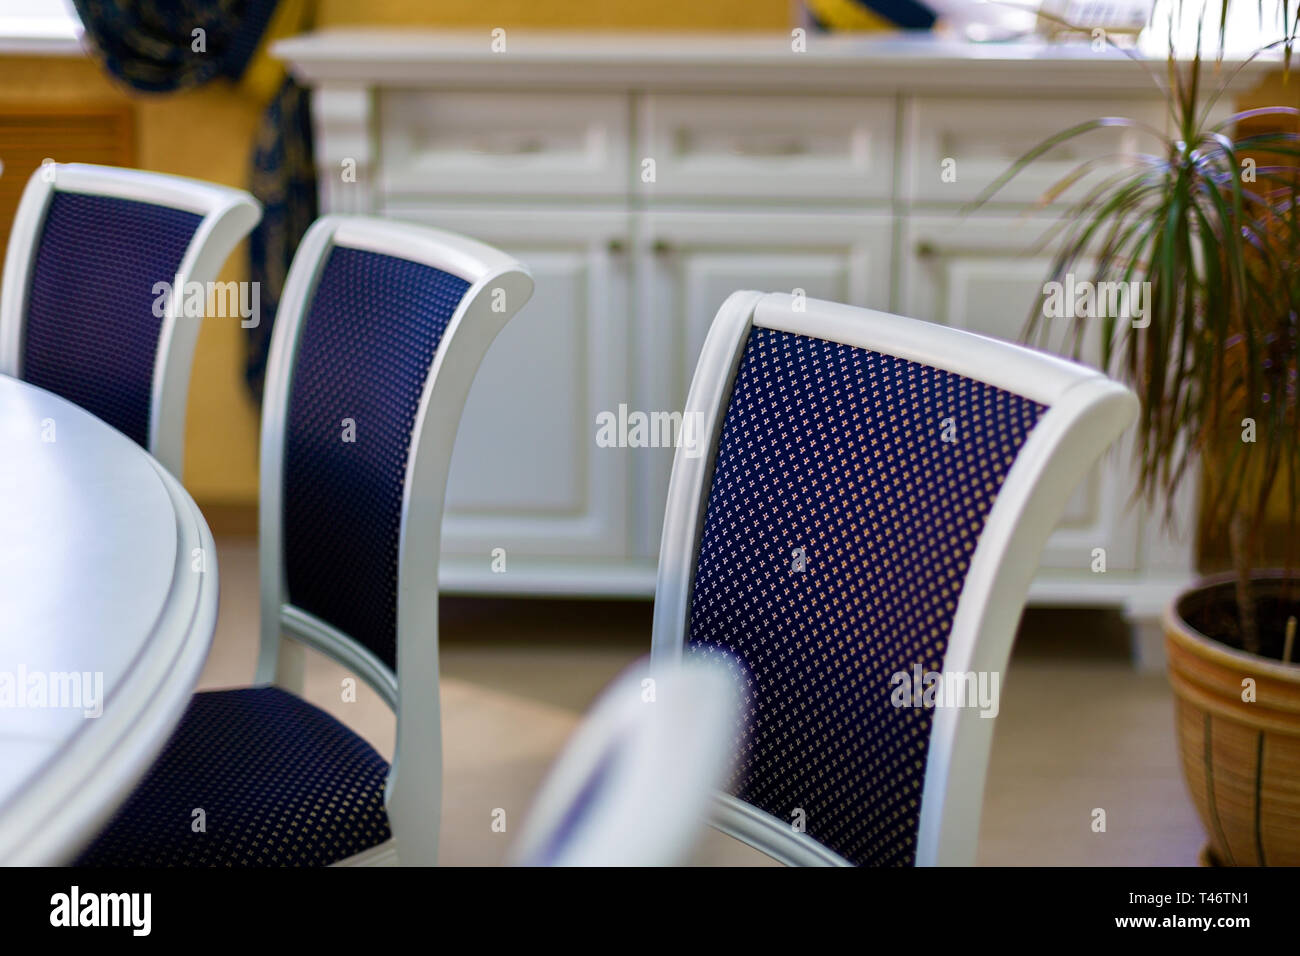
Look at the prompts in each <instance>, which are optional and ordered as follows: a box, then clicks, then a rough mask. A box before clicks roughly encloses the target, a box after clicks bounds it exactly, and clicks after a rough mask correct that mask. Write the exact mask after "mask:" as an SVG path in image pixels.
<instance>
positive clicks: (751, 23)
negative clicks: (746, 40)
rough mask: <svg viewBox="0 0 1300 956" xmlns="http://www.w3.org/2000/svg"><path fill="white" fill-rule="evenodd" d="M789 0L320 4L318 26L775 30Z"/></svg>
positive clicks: (327, 0) (341, 0) (787, 15)
mask: <svg viewBox="0 0 1300 956" xmlns="http://www.w3.org/2000/svg"><path fill="white" fill-rule="evenodd" d="M792 2H793V0H439V2H437V3H418V2H412V0H365V2H361V3H358V2H356V0H319V2H318V3H317V11H318V12H317V17H316V22H317V23H318V24H320V25H321V26H343V25H347V26H355V25H360V24H380V25H393V24H399V25H408V24H419V25H422V26H441V27H460V26H501V27H506V28H510V27H550V28H553V29H568V28H574V29H577V28H583V29H612V30H618V29H624V30H628V29H638V30H780V29H782V28H785V27H788V26H789V21H790V20H791V11H792V6H791V4H792Z"/></svg>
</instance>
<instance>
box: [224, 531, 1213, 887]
mask: <svg viewBox="0 0 1300 956" xmlns="http://www.w3.org/2000/svg"><path fill="white" fill-rule="evenodd" d="M218 556H219V560H220V569H221V612H220V619H219V624H218V628H217V635H216V638H215V640H214V644H213V649H212V653H211V656H210V657H209V660H208V664H207V667H206V668H205V670H204V672H203V677H202V680H201V684H200V686H201V687H202V688H204V689H210V688H216V687H230V686H238V685H240V684H243V683H247V682H248V681H249V679H250V678H251V676H252V672H253V661H254V657H255V650H256V633H257V553H256V548H255V546H254V544H253V542H252V541H251V540H247V539H238V538H228V539H223V540H221V541H219V542H218ZM441 630H442V644H443V646H442V671H443V699H442V712H443V733H444V759H445V764H446V767H445V785H444V798H443V799H444V804H443V821H442V847H441V859H442V862H444V863H447V864H461V865H490V864H495V863H499V862H501V861H502V859H503V858H504V856H505V850H506V846H507V845H508V842H509V839H510V837H509V833H510V831H511V829H512V828H513V827H514V826H515V825H517V823H518V822H519V821H520V820H521V819H522V818H523V816H524V814H525V812H526V809H527V806H528V803H529V801H530V799H531V797H532V794H533V793H534V792H535V791H536V788H537V786H538V784H539V783H540V781H541V779H542V778H543V776H544V774H545V771H546V768H547V767H548V766H549V764H550V763H551V761H552V760H553V759H554V757H555V756H556V754H558V753H559V751H560V749H561V748H562V747H563V744H564V741H565V740H566V739H567V737H568V736H569V734H570V733H571V732H572V730H573V728H574V727H575V726H576V724H577V721H578V719H579V716H580V715H581V713H582V712H583V711H584V710H585V709H586V708H587V707H588V706H589V704H590V703H591V701H592V700H593V699H594V698H595V696H596V695H597V694H598V693H599V691H600V689H601V688H602V687H604V685H605V684H606V683H607V682H608V681H609V680H610V679H611V678H612V677H613V676H614V675H615V674H617V673H618V672H619V671H620V670H621V669H622V668H624V667H625V666H627V665H628V664H629V663H630V662H631V661H633V660H635V659H636V658H637V657H639V656H641V655H642V654H644V653H645V652H646V651H647V650H648V646H649V635H650V604H649V603H648V602H632V601H629V602H571V601H504V600H486V599H471V598H454V597H445V598H444V599H443V607H442V618H441ZM306 674H307V676H306V691H305V693H306V696H307V697H308V699H310V700H311V701H312V702H313V703H315V704H317V705H318V706H321V707H323V708H325V709H326V710H328V711H329V712H331V713H333V714H334V715H335V716H336V717H338V718H339V719H340V720H342V721H344V722H345V723H347V724H348V725H349V726H351V727H352V728H353V729H355V730H356V731H357V732H358V733H360V734H362V735H363V736H364V737H365V738H366V739H368V740H369V741H370V742H371V743H372V744H373V745H374V746H375V747H376V748H377V749H378V750H379V751H380V752H381V753H383V754H384V755H385V756H386V757H387V756H391V754H392V748H393V737H394V722H393V718H392V715H391V713H390V712H389V711H388V709H387V708H386V707H385V706H384V705H383V704H382V703H381V702H380V701H379V700H378V699H377V698H376V697H375V696H374V695H373V694H371V693H370V692H369V691H367V690H365V689H364V685H361V687H362V689H361V690H360V691H359V693H358V700H357V701H356V702H355V703H344V702H343V701H342V695H341V693H340V686H341V683H340V682H341V681H342V680H343V678H344V677H346V676H347V675H346V672H345V671H344V670H343V669H342V668H340V667H338V666H337V665H335V664H333V663H332V662H331V661H329V660H327V659H326V658H324V657H321V656H319V655H315V654H312V655H310V656H309V659H308V665H307V672H306ZM1172 715H1173V704H1172V698H1171V696H1170V693H1169V689H1168V686H1167V684H1166V682H1165V679H1164V677H1163V675H1139V674H1137V673H1135V672H1134V671H1133V670H1132V668H1131V667H1130V666H1129V664H1128V662H1127V659H1126V643H1125V635H1124V631H1123V624H1122V622H1121V621H1119V619H1118V618H1117V617H1115V616H1113V615H1110V614H1106V613H1104V612H1088V611H1065V610H1050V611H1049V610H1036V609H1035V610H1031V611H1029V612H1028V613H1027V614H1026V618H1025V622H1024V624H1023V625H1022V628H1021V634H1020V636H1019V637H1018V639H1017V645H1016V652H1015V654H1014V656H1013V658H1012V663H1011V667H1010V669H1009V671H1008V673H1007V675H1006V679H1005V685H1004V687H1003V693H1002V705H1001V713H1000V715H999V717H998V722H997V730H996V733H995V738H994V744H993V755H992V760H991V763H990V766H989V775H988V786H987V790H986V795H985V803H984V816H983V821H982V824H981V827H980V849H979V862H980V863H981V864H984V865H994V866H998V865H1003V866H1017V865H1111V866H1131V865H1167V866H1192V865H1195V863H1196V855H1197V853H1198V851H1199V850H1200V847H1201V846H1202V844H1203V843H1204V838H1203V836H1202V833H1201V828H1200V824H1199V822H1198V821H1197V819H1196V814H1195V811H1194V810H1193V808H1192V805H1191V802H1190V800H1189V799H1188V796H1187V794H1186V792H1185V790H1184V788H1183V783H1182V778H1181V775H1180V773H1179V769H1178V758H1177V755H1176V753H1175V751H1174V743H1173V716H1172ZM497 808H502V809H505V810H506V820H507V833H506V834H501V833H495V832H493V831H492V828H491V827H490V821H491V817H492V813H493V811H494V810H495V809H497ZM1095 808H1102V809H1104V810H1105V811H1106V822H1107V827H1106V832H1104V833H1094V832H1093V831H1092V828H1091V823H1092V819H1093V811H1094V809H1095ZM695 862H697V863H701V864H709V865H764V864H770V861H768V860H767V859H766V858H765V857H763V856H761V855H760V854H758V853H757V852H755V851H753V850H751V849H750V848H748V847H746V846H743V845H741V844H739V843H737V842H736V841H734V840H731V839H730V838H728V837H725V836H723V835H721V834H718V833H715V832H713V831H709V834H708V836H707V837H706V838H705V839H704V840H703V841H702V843H701V846H700V847H699V848H698V850H697V853H696V859H695Z"/></svg>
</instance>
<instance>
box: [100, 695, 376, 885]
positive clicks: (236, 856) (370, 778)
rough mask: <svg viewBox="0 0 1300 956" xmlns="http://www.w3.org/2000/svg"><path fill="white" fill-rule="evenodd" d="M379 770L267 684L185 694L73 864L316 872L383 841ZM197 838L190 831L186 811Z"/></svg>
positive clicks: (317, 714) (365, 752) (350, 742)
mask: <svg viewBox="0 0 1300 956" xmlns="http://www.w3.org/2000/svg"><path fill="white" fill-rule="evenodd" d="M387 778H388V764H387V763H386V762H385V761H384V759H383V758H382V757H381V756H379V754H378V753H376V752H375V750H374V749H373V748H372V747H371V746H370V745H369V744H368V743H366V742H365V741H364V740H362V739H361V738H360V737H358V736H357V735H356V734H354V733H353V732H352V731H350V730H348V728H347V727H345V726H343V724H341V723H339V722H338V721H337V720H335V719H334V718H333V717H331V716H330V715H328V714H326V713H325V712H324V711H322V710H318V709H317V708H315V707H313V706H312V705H311V704H308V703H306V702H304V701H302V700H300V699H298V698H297V697H295V696H294V695H293V694H290V693H288V692H287V691H283V690H280V689H279V688H276V687H256V688H246V689H241V690H224V691H213V692H210V693H202V694H195V695H194V699H193V700H192V701H191V702H190V706H189V709H188V710H187V711H186V712H185V715H184V717H182V718H181V722H180V726H179V727H178V728H177V730H176V733H175V734H174V735H173V736H172V738H171V740H170V741H169V742H168V744H167V747H166V749H165V750H164V751H163V754H162V756H161V757H159V758H158V761H157V763H155V764H154V765H153V767H152V768H151V769H150V771H149V773H148V774H147V775H146V776H145V778H144V780H143V781H142V782H141V784H140V786H139V787H138V788H137V789H136V791H135V792H134V793H133V794H132V795H131V796H130V797H129V798H128V799H127V801H126V803H125V804H124V805H123V806H122V808H121V809H120V810H119V811H118V813H117V815H116V816H115V817H114V818H113V820H112V822H111V823H110V824H109V825H108V827H107V828H106V829H105V830H104V831H103V832H102V833H101V834H100V835H99V836H98V837H97V838H96V839H95V842H94V843H92V844H91V845H90V846H89V847H88V848H87V849H86V851H85V852H84V853H83V854H82V855H81V857H80V858H79V859H78V860H77V861H76V864H77V865H79V866H324V865H328V864H330V863H335V862H337V861H339V860H342V859H345V858H347V857H349V856H352V855H353V854H355V853H359V852H361V851H362V850H365V849H368V848H370V847H373V846H377V845H378V844H380V843H382V842H384V841H385V840H387V839H388V838H389V829H388V816H387V814H386V813H385V812H384V803H383V799H384V785H385V782H386V781H387ZM197 809H201V810H203V812H204V823H205V826H206V832H195V829H194V827H195V819H196V817H195V814H194V811H195V810H197Z"/></svg>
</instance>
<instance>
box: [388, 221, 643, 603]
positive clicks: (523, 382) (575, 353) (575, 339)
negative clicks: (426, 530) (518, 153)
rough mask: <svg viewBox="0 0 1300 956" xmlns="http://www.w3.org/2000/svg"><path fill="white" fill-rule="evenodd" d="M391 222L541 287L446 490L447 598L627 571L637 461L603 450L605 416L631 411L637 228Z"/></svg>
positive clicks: (515, 324) (493, 361)
mask: <svg viewBox="0 0 1300 956" xmlns="http://www.w3.org/2000/svg"><path fill="white" fill-rule="evenodd" d="M388 212H389V214H390V215H393V216H394V217H396V218H403V219H411V220H419V221H422V222H426V223H428V224H430V225H433V226H437V227H439V228H443V229H448V230H450V231H452V232H460V233H464V234H466V235H469V236H472V237H474V238H476V239H479V240H481V241H483V242H487V243H489V244H491V245H494V246H496V247H498V248H500V249H502V250H504V251H506V252H508V253H510V254H511V255H514V256H516V257H517V258H518V259H519V261H520V262H522V263H524V265H525V266H527V267H528V269H529V270H530V271H531V272H532V274H533V279H534V282H535V283H536V288H535V291H534V292H533V297H532V299H531V300H530V301H529V302H528V304H527V305H526V306H525V307H524V308H523V310H522V311H521V312H520V313H519V314H518V315H517V316H515V317H514V318H513V319H512V320H511V321H510V323H509V324H508V325H507V326H506V327H505V329H504V330H502V332H501V334H500V336H499V337H498V338H497V340H496V341H495V342H494V343H493V345H492V347H491V348H490V349H489V351H488V354H487V357H486V359H485V360H484V362H483V365H482V367H481V368H480V369H479V372H478V375H477V377H476V378H475V380H474V385H473V386H472V388H471V389H470V394H469V398H468V400H467V402H466V405H465V414H464V417H463V418H462V420H461V425H460V431H459V433H458V435H457V437H456V447H455V451H454V453H453V456H452V462H451V473H450V476H449V478H448V485H447V509H446V515H445V518H444V520H443V534H442V550H443V561H444V566H445V567H444V573H443V580H444V585H445V586H448V587H451V588H457V589H469V590H522V591H531V592H539V591H546V590H550V589H552V587H553V588H554V589H557V590H566V589H569V590H571V589H572V587H574V586H578V585H581V584H582V583H583V580H581V579H582V577H583V576H582V575H578V580H576V583H575V581H574V580H570V579H571V578H573V577H574V576H573V575H569V576H568V577H565V576H564V575H563V574H559V575H556V574H554V573H553V572H554V569H555V568H557V567H560V566H563V564H564V562H566V561H572V562H575V563H577V564H579V565H581V564H582V563H583V562H588V563H590V562H591V561H593V560H595V561H599V562H605V561H612V562H615V563H617V562H618V561H620V560H622V559H624V558H626V557H627V554H628V551H629V544H628V521H627V511H628V491H627V488H628V463H627V456H626V454H624V453H621V452H620V450H619V449H606V448H598V447H597V446H596V443H595V438H594V436H595V421H596V415H597V413H598V412H600V411H602V410H606V409H617V407H618V402H619V401H621V400H625V399H624V398H623V392H622V390H623V388H624V387H625V385H626V382H627V378H628V325H629V320H628V291H627V289H628V276H627V272H628V266H627V256H626V254H625V253H624V252H623V251H622V250H623V249H624V248H625V247H626V245H627V241H628V222H627V217H626V216H625V215H622V214H617V213H585V214H584V213H568V212H564V213H561V212H558V211H553V210H537V209H531V210H530V209H519V210H513V209H512V210H482V209H475V210H466V209H459V210H454V209H429V208H418V207H409V206H408V207H403V208H393V209H389V210H388ZM497 548H502V549H504V550H505V568H506V572H505V573H504V574H500V573H493V571H492V560H493V552H494V549H497ZM498 566H499V565H498ZM548 581H549V582H550V583H549V584H548ZM565 582H568V583H567V584H566V583H565ZM615 589H617V588H615ZM587 590H591V588H588V589H587Z"/></svg>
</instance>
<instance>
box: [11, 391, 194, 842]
mask: <svg viewBox="0 0 1300 956" xmlns="http://www.w3.org/2000/svg"><path fill="white" fill-rule="evenodd" d="M216 620H217V563H216V550H215V548H214V546H213V542H212V535H211V533H210V532H209V530H208V527H207V524H206V523H205V522H204V520H203V516H202V515H201V514H200V513H199V510H198V508H197V507H196V506H195V504H194V502H193V500H192V499H191V498H190V496H189V495H188V494H187V493H186V492H185V490H184V489H183V488H182V487H181V485H180V482H178V481H177V480H176V479H175V478H173V477H172V476H171V475H170V474H168V473H167V471H166V470H164V469H163V467H162V466H161V465H159V464H158V463H157V462H156V461H155V460H154V459H153V457H152V456H150V455H149V454H148V453H147V452H146V451H145V450H144V449H142V448H141V447H140V446H139V445H137V444H136V443H135V442H133V441H131V440H130V439H129V438H127V437H126V436H125V435H122V434H121V433H120V432H118V431H116V430H115V429H113V428H111V427H110V426H108V425H107V424H105V423H104V422H103V421H101V420H100V419H98V418H96V417H95V416H93V415H91V414H90V413H88V412H86V411H84V410H82V409H81V408H79V407H78V406H76V405H73V404H72V403H70V402H68V401H65V400H64V399H62V398H59V397H58V396H56V395H53V394H51V393H50V392H47V391H45V390H43V389H40V388H37V387H35V386H33V385H29V384H27V383H25V382H20V381H18V380H16V379H13V378H9V377H7V376H4V375H0V864H57V863H63V862H67V861H68V860H69V859H71V858H72V857H73V856H75V854H76V853H77V852H78V851H79V850H80V849H81V848H82V847H83V846H84V845H85V844H86V843H87V842H88V841H89V840H90V839H91V838H92V837H93V836H94V835H95V833H96V832H97V831H98V830H99V828H100V827H102V826H103V824H104V823H105V822H106V821H107V820H108V818H109V817H110V816H111V814H112V813H113V811H114V810H115V809H116V808H117V807H118V806H119V805H120V804H121V802H122V800H123V799H124V798H125V797H126V796H127V794H129V793H130V791H131V789H132V787H134V785H135V784H136V783H137V782H138V781H139V779H140V777H141V776H142V775H143V774H144V773H145V771H146V770H148V768H149V766H150V764H151V763H152V762H153V760H154V759H155V758H156V757H157V755H158V753H159V752H160V751H161V749H162V747H163V744H165V743H166V741H167V738H168V736H169V735H170V734H171V732H172V730H173V729H174V728H175V726H176V724H177V722H178V721H179V720H180V717H181V715H182V714H183V713H184V711H185V707H186V706H187V704H188V703H189V699H190V696H191V695H192V694H193V692H194V687H195V684H196V683H197V681H198V678H199V673H200V671H201V670H202V669H203V663H204V659H205V658H206V657H207V653H208V647H209V645H210V644H211V642H212V633H213V631H214V629H215V627H216Z"/></svg>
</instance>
